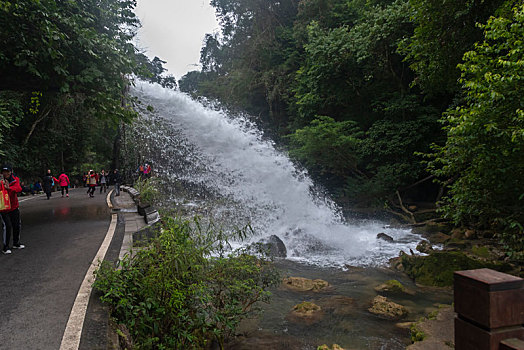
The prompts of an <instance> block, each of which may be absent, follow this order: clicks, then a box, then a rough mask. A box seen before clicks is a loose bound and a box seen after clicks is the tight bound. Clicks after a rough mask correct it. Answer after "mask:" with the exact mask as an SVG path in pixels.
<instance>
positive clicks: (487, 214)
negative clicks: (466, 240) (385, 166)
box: [429, 5, 524, 252]
mask: <svg viewBox="0 0 524 350" xmlns="http://www.w3.org/2000/svg"><path fill="white" fill-rule="evenodd" d="M479 27H480V28H482V29H483V30H484V40H483V41H481V42H479V43H477V44H475V46H474V50H472V51H469V52H467V53H466V54H465V55H464V62H463V63H462V64H460V65H459V68H460V69H461V71H462V76H461V79H460V82H461V84H462V89H463V92H464V100H465V102H464V104H462V105H460V106H458V107H456V108H453V109H449V110H448V111H447V113H446V114H445V115H444V118H443V121H444V122H445V123H446V127H445V129H446V131H447V142H446V143H445V145H443V146H435V147H434V149H435V153H433V154H432V155H431V156H432V157H433V160H432V161H431V162H430V163H429V166H430V169H431V171H432V172H433V173H434V174H435V175H437V176H438V177H439V178H441V179H442V180H443V181H444V183H447V182H449V180H450V181H453V182H452V184H451V185H450V186H449V195H448V196H447V198H445V200H444V203H443V206H442V211H443V212H444V214H445V216H446V217H449V218H451V219H453V221H455V222H456V223H457V224H464V225H474V226H478V227H481V228H497V229H500V230H502V231H503V232H504V233H505V234H504V236H503V237H504V239H505V240H506V242H507V243H511V244H512V247H513V249H516V250H517V249H520V251H521V252H522V251H523V248H524V247H523V242H524V237H523V236H524V231H523V227H524V212H523V211H522V208H523V207H524V181H522V179H524V111H523V110H522V106H524V74H523V72H524V70H523V65H524V64H523V62H524V49H523V45H522V38H523V37H524V5H519V6H517V7H515V8H514V10H513V11H512V12H509V13H508V14H507V15H505V16H500V17H496V18H495V17H492V18H490V19H489V20H488V22H487V24H485V25H479Z"/></svg>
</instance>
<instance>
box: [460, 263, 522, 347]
mask: <svg viewBox="0 0 524 350" xmlns="http://www.w3.org/2000/svg"><path fill="white" fill-rule="evenodd" d="M454 298H455V312H456V313H457V316H456V318H455V349H456V350H516V349H519V350H524V280H523V279H522V278H519V277H515V276H512V275H508V274H505V273H501V272H497V271H494V270H490V269H478V270H467V271H456V272H455V275H454Z"/></svg>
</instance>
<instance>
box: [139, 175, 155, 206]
mask: <svg viewBox="0 0 524 350" xmlns="http://www.w3.org/2000/svg"><path fill="white" fill-rule="evenodd" d="M135 187H136V189H137V190H138V192H140V201H141V202H142V203H147V204H153V203H154V202H155V201H156V200H158V198H159V196H160V191H159V190H158V187H157V183H156V179H154V178H150V179H142V178H139V179H138V180H137V181H136V182H135Z"/></svg>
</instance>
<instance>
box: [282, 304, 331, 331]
mask: <svg viewBox="0 0 524 350" xmlns="http://www.w3.org/2000/svg"><path fill="white" fill-rule="evenodd" d="M323 317H324V312H323V311H322V308H321V307H320V306H318V305H317V304H314V303H312V302H309V301H304V302H302V303H300V304H297V305H295V306H294V307H293V310H292V311H291V313H289V315H288V316H287V319H288V321H291V322H294V323H303V324H306V325H312V324H314V323H317V322H320V321H321V320H322V318H323Z"/></svg>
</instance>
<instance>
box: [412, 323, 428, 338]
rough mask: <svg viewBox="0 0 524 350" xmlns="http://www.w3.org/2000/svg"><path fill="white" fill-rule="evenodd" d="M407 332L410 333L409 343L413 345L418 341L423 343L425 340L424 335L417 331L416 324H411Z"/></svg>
mask: <svg viewBox="0 0 524 350" xmlns="http://www.w3.org/2000/svg"><path fill="white" fill-rule="evenodd" d="M409 331H410V333H411V342H412V343H415V342H418V341H423V340H424V338H426V334H425V333H424V332H423V331H421V330H420V329H418V327H417V324H416V323H413V324H411V327H409Z"/></svg>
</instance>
